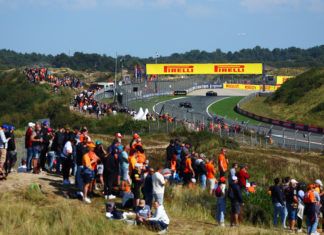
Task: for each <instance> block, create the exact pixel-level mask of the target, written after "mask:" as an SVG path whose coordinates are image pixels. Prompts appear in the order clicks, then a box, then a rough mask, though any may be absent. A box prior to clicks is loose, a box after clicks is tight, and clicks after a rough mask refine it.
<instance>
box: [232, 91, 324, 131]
mask: <svg viewBox="0 0 324 235" xmlns="http://www.w3.org/2000/svg"><path fill="white" fill-rule="evenodd" d="M261 94H262V93H254V94H251V95H249V96H247V97H245V98H243V99H242V100H240V102H239V103H238V104H237V105H236V107H235V109H236V112H238V113H240V114H242V115H244V116H247V117H250V118H253V119H255V120H257V121H262V122H265V123H268V124H272V125H276V126H282V127H284V128H289V129H294V130H299V131H305V132H311V133H316V134H324V128H322V127H316V126H310V125H305V124H298V123H295V122H290V121H281V120H276V119H272V118H268V117H263V116H260V115H257V114H254V113H251V112H248V111H245V110H244V109H242V108H241V105H242V104H244V103H247V102H249V101H251V100H252V99H254V98H255V97H257V96H260V95H261Z"/></svg>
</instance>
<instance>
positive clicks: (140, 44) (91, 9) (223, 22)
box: [0, 0, 324, 57]
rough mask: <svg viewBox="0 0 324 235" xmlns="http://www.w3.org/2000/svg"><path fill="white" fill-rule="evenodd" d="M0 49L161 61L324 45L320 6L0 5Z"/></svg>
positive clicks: (107, 0)
mask: <svg viewBox="0 0 324 235" xmlns="http://www.w3.org/2000/svg"><path fill="white" fill-rule="evenodd" d="M0 30H1V32H0V49H11V50H15V51H18V52H28V53H30V52H37V53H44V54H53V55H56V54H60V53H66V54H70V55H72V54H73V53H74V52H76V51H81V52H84V53H99V54H106V55H110V56H114V55H115V54H116V53H117V54H118V55H125V54H129V55H132V56H139V57H155V56H156V54H158V55H159V56H168V55H170V54H172V53H182V52H186V51H190V50H193V49H198V50H205V51H209V52H211V51H215V50H216V49H221V50H222V51H237V50H240V49H242V48H253V47H255V46H257V45H258V46H261V47H266V48H270V49H273V48H287V47H291V46H295V47H301V48H309V47H313V46H318V45H322V44H324V0H0Z"/></svg>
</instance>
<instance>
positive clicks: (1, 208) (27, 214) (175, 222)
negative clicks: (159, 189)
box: [0, 131, 324, 235]
mask: <svg viewBox="0 0 324 235" xmlns="http://www.w3.org/2000/svg"><path fill="white" fill-rule="evenodd" d="M92 137H93V138H94V139H100V140H103V142H104V144H105V145H108V144H109V143H110V142H111V140H112V137H111V136H106V135H93V136H92ZM130 138H131V136H126V137H125V139H124V140H123V141H124V142H123V143H128V142H129V140H130ZM170 138H180V139H181V140H182V141H189V142H191V143H193V148H194V149H193V150H195V151H197V152H199V153H200V152H203V153H205V154H206V156H207V157H209V158H214V159H216V157H217V155H218V154H219V150H220V147H222V146H224V145H225V146H227V148H228V154H227V156H228V158H229V161H230V164H232V163H234V162H238V163H246V164H247V165H248V167H249V173H250V175H251V179H250V181H251V182H252V181H254V182H256V183H257V185H258V190H257V193H256V194H254V195H251V196H249V197H247V196H245V197H244V200H245V208H244V223H243V224H242V226H240V227H239V228H234V229H233V228H229V227H226V228H224V229H222V228H220V227H218V226H216V222H215V219H214V216H215V210H216V198H215V197H214V196H211V195H209V194H208V193H207V192H204V191H202V190H201V189H200V188H199V186H198V185H196V187H194V188H192V189H188V188H183V187H182V186H167V188H166V192H165V207H166V210H167V213H168V215H169V217H170V219H171V224H170V229H169V234H284V232H283V231H280V230H273V228H272V227H271V220H272V206H271V205H272V204H271V199H270V197H269V196H268V194H267V189H268V187H269V185H271V184H272V180H273V178H275V177H285V176H291V177H294V178H296V179H297V180H298V181H305V182H313V181H314V180H315V179H317V178H320V179H323V178H324V172H323V171H322V170H321V169H323V167H324V162H323V161H321V158H322V156H320V154H317V153H307V154H305V153H303V154H301V153H291V152H289V151H286V150H281V149H276V148H273V149H267V150H266V149H258V148H251V147H247V146H238V145H237V144H236V143H235V142H233V141H230V140H225V139H219V138H218V137H215V136H212V134H210V133H195V132H192V133H187V132H184V131H180V132H175V133H171V134H170V135H168V134H153V135H143V136H142V139H143V142H144V148H146V149H147V151H146V153H147V156H148V159H149V160H150V162H151V164H152V166H153V167H157V166H159V165H161V164H163V163H164V159H165V147H166V145H167V143H168V140H169V139H170ZM17 177H19V175H17ZM41 177H42V178H44V180H45V179H46V176H41ZM9 180H10V179H9ZM12 180H13V184H16V185H21V184H19V178H15V179H12ZM58 181H59V182H60V178H58ZM45 183H46V184H49V185H53V184H52V183H50V181H46V180H45ZM48 187H49V186H47V187H46V185H44V187H42V190H38V189H37V187H36V188H35V187H33V188H31V187H29V185H26V184H25V185H23V186H22V187H19V186H17V187H12V188H13V189H14V191H6V192H5V191H2V192H0V234H2V233H3V234H27V235H28V234H116V233H118V234H144V235H145V234H153V233H152V232H149V231H148V230H147V229H146V228H141V227H134V226H130V225H126V224H124V223H122V222H119V221H109V220H107V219H106V218H105V216H104V210H105V209H104V208H105V206H104V202H105V201H104V199H103V198H100V197H99V198H94V199H93V203H92V204H91V205H85V204H83V203H81V202H80V201H78V200H75V199H74V200H73V199H66V198H64V197H63V196H62V193H59V192H60V187H62V186H53V187H58V188H56V189H55V191H53V190H49V189H48ZM229 211H230V210H229V203H227V213H226V219H227V224H228V220H229Z"/></svg>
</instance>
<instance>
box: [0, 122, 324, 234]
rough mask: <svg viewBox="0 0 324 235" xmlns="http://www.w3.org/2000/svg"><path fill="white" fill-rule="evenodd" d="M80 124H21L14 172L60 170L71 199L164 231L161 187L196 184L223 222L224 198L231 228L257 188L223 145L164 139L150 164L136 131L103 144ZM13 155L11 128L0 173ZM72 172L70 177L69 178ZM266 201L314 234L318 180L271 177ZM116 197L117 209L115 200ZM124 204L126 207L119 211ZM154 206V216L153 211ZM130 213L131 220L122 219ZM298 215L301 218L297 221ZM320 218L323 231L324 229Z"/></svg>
mask: <svg viewBox="0 0 324 235" xmlns="http://www.w3.org/2000/svg"><path fill="white" fill-rule="evenodd" d="M90 135H91V134H90V133H89V131H88V129H87V128H86V127H81V128H78V127H74V128H73V129H70V128H63V127H60V128H58V129H57V130H53V129H52V128H51V127H50V123H49V122H48V121H44V122H42V123H32V122H30V123H29V124H28V128H27V130H26V134H25V148H26V151H27V157H26V159H24V160H22V163H21V165H20V166H19V167H18V172H30V173H34V174H40V172H42V171H43V172H45V171H47V172H50V173H55V174H58V175H62V184H63V185H65V186H67V187H68V186H69V185H71V184H72V183H73V184H75V187H76V188H77V191H76V192H75V197H78V198H80V199H81V200H83V201H84V203H87V204H91V203H92V197H93V196H94V195H96V194H98V192H99V195H101V196H102V197H104V198H105V199H106V200H107V203H106V216H107V217H108V218H110V219H126V221H133V222H134V224H137V225H143V226H147V227H148V228H150V229H153V230H156V231H159V232H160V233H165V232H167V230H168V226H169V224H170V218H169V216H168V215H167V212H166V210H165V208H164V204H165V187H166V186H170V185H182V187H184V188H186V187H188V188H198V187H199V188H201V190H203V191H205V190H206V191H207V192H208V193H209V194H210V195H212V196H214V197H215V198H216V199H215V200H216V214H215V219H216V221H217V223H218V224H219V226H225V217H226V213H227V210H226V208H227V206H226V205H227V203H229V204H230V211H229V213H230V226H238V225H239V224H240V223H241V222H242V221H243V220H244V218H243V214H244V208H245V204H244V203H245V201H244V200H248V198H249V195H251V194H254V193H256V192H257V184H256V183H255V182H253V180H252V178H253V176H252V175H250V173H249V166H248V165H246V164H239V163H236V162H232V163H231V164H230V161H229V159H228V157H227V150H226V149H225V148H222V149H221V151H220V152H218V151H215V154H214V156H210V157H207V156H206V155H205V154H204V153H198V152H196V151H194V149H193V148H192V143H188V142H181V140H179V139H172V140H170V143H169V145H168V146H167V148H166V152H165V160H164V163H163V164H160V165H158V166H157V167H156V168H155V169H154V168H153V167H152V166H151V162H150V161H149V158H148V157H147V155H146V151H145V145H144V143H143V142H142V139H141V137H140V135H139V134H137V133H135V134H134V135H133V136H132V140H131V141H130V143H126V140H125V138H124V136H123V135H122V134H121V133H115V135H114V139H113V141H112V142H111V144H109V145H108V146H104V144H103V143H102V142H101V141H100V140H93V139H92V138H91V137H90ZM16 159H17V153H16V146H15V136H14V127H13V126H10V125H2V126H1V128H0V177H1V179H5V177H6V176H7V175H8V174H10V172H11V169H12V167H13V166H14V164H15V162H16ZM72 175H73V176H74V179H75V180H74V182H72V181H71V176H72ZM268 194H269V197H271V200H272V204H273V212H274V214H273V225H274V226H278V225H279V218H280V224H281V227H282V228H283V229H289V230H290V231H291V232H302V228H303V227H302V226H303V222H304V221H305V223H306V224H305V225H306V232H307V234H312V235H315V234H318V233H317V229H318V226H319V225H320V222H321V221H320V218H321V216H320V215H322V217H323V213H324V209H323V206H322V205H323V204H324V203H323V199H324V191H323V184H322V181H321V180H319V179H316V180H315V181H314V182H313V183H311V184H306V183H303V182H301V181H300V182H298V181H297V180H296V179H291V178H289V177H285V178H283V179H279V178H276V179H274V184H273V185H272V186H270V187H269V189H268ZM116 197H120V198H121V201H122V203H121V206H120V207H117V206H116V204H115V199H116ZM125 209H128V210H129V209H130V210H132V211H133V212H132V213H128V212H123V210H125ZM152 211H154V213H152ZM129 214H133V215H134V218H133V220H129V218H128V216H129ZM304 218H305V220H304ZM323 226H324V224H323V220H322V229H324V227H323Z"/></svg>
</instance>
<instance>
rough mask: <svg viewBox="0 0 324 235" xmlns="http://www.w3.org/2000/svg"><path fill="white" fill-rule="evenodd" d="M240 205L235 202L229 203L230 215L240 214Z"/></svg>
mask: <svg viewBox="0 0 324 235" xmlns="http://www.w3.org/2000/svg"><path fill="white" fill-rule="evenodd" d="M240 211H241V205H240V203H239V202H237V201H231V212H232V214H240Z"/></svg>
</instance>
